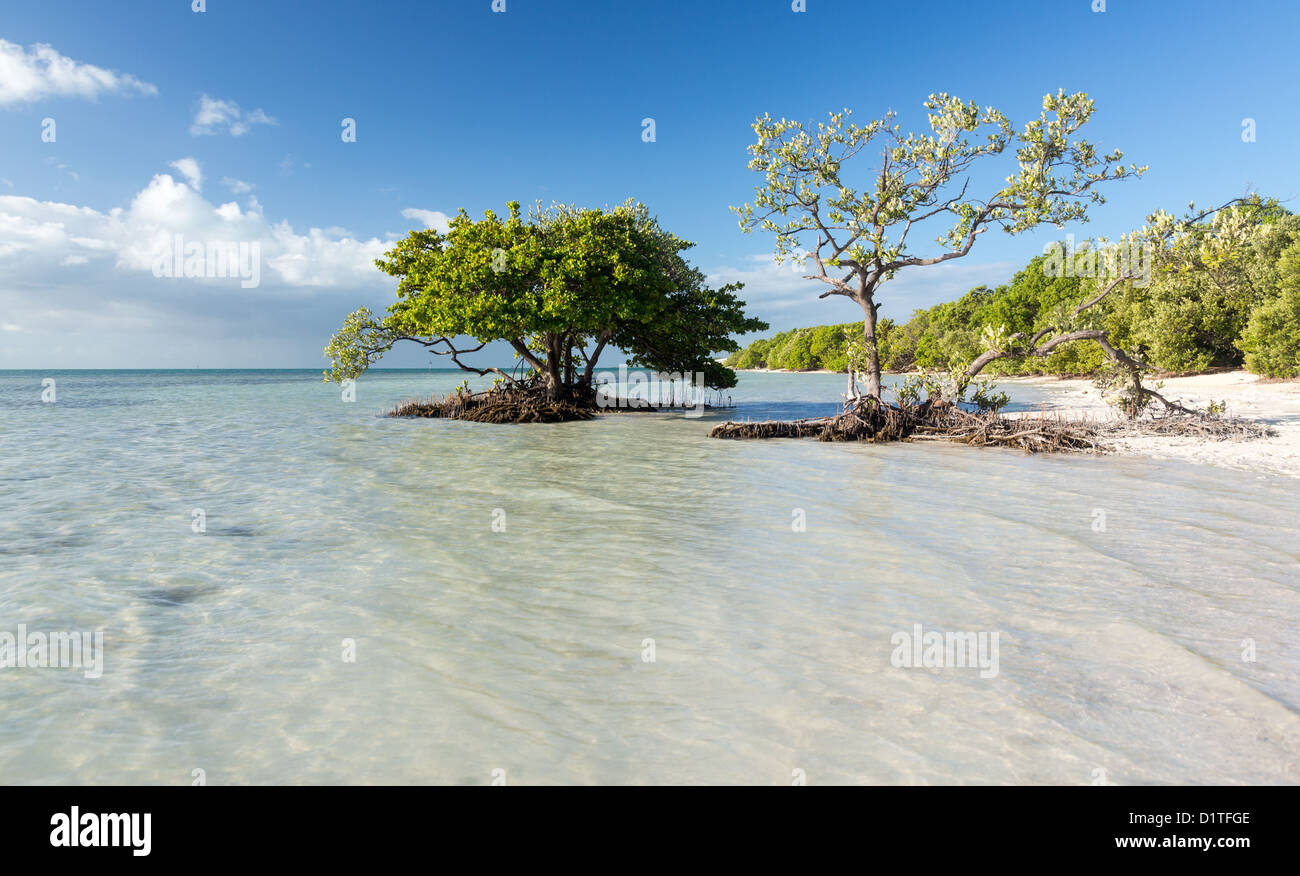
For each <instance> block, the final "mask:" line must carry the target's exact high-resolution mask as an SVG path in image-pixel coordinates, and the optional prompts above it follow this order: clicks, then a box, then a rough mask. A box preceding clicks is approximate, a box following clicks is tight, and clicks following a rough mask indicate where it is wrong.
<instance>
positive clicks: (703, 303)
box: [325, 202, 767, 393]
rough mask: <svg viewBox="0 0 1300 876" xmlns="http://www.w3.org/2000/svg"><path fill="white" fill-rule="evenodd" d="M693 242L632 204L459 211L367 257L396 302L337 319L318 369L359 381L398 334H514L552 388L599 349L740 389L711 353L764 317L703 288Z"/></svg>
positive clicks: (429, 340)
mask: <svg viewBox="0 0 1300 876" xmlns="http://www.w3.org/2000/svg"><path fill="white" fill-rule="evenodd" d="M692 245H693V244H691V243H689V242H688V241H685V240H682V239H681V238H679V237H676V236H675V235H673V234H671V233H669V232H668V231H665V230H664V229H662V228H661V227H660V226H659V224H658V222H657V221H656V220H655V219H654V218H653V217H651V216H650V214H649V211H648V210H647V209H646V208H645V207H644V206H643V205H641V204H635V203H632V202H629V203H627V204H624V205H622V206H620V207H616V208H613V209H604V210H592V209H578V208H574V207H565V206H556V207H553V208H551V209H549V210H545V211H538V212H536V213H534V214H533V215H532V216H531V217H530V218H529V219H527V220H526V219H525V218H524V217H523V216H522V215H521V213H520V208H519V204H518V203H517V202H512V203H511V204H510V205H509V212H508V214H507V215H506V216H504V217H501V216H498V215H496V214H495V213H493V212H491V211H488V212H486V213H485V214H484V216H483V218H482V219H480V220H477V221H475V220H473V219H471V218H470V217H469V215H468V214H467V213H466V212H465V211H464V210H462V211H461V212H460V213H459V214H458V215H457V216H456V217H455V218H454V219H453V220H452V221H451V224H450V228H449V230H448V231H447V233H446V234H441V233H439V232H438V231H434V230H428V231H413V232H411V233H410V235H408V236H407V237H406V238H405V239H403V240H401V241H399V242H398V243H397V244H396V245H395V246H394V247H393V249H392V250H391V251H390V252H388V253H387V254H386V256H385V258H383V259H379V260H377V261H376V262H375V264H376V265H377V266H378V267H379V268H380V269H381V270H383V271H384V272H386V273H388V274H390V275H392V276H393V277H396V278H397V280H398V284H397V301H396V302H395V303H394V304H393V305H391V306H390V307H389V309H388V314H387V316H386V317H384V318H383V319H378V318H376V317H375V316H374V315H373V314H371V313H370V311H369V310H366V309H365V308H362V309H361V310H358V311H356V312H355V313H353V314H352V315H350V316H349V317H348V318H347V319H346V320H345V321H344V324H343V328H342V329H341V330H340V331H339V332H338V333H337V334H336V335H335V336H334V338H333V339H332V340H331V341H330V343H329V345H328V346H327V347H326V348H325V355H326V356H327V357H328V358H329V359H330V360H331V363H332V368H331V370H330V371H329V372H327V374H326V378H327V379H330V380H343V379H347V378H355V377H357V376H359V375H360V374H361V373H363V372H364V371H365V370H366V369H367V368H368V367H370V366H371V365H373V363H374V362H375V361H377V360H378V359H379V358H380V357H381V356H383V354H384V353H386V352H387V351H388V350H389V349H391V347H392V346H393V344H395V343H396V342H397V341H400V340H410V341H415V342H418V343H421V344H423V345H424V346H426V347H428V348H429V349H430V350H431V351H433V352H438V353H450V352H452V351H454V347H453V344H454V342H455V339H456V338H457V337H464V336H468V337H471V338H473V339H474V340H475V341H477V342H478V343H479V344H480V345H481V344H485V343H489V342H492V341H507V342H509V343H510V344H511V346H512V347H513V348H514V349H515V351H516V355H517V357H518V358H521V359H523V360H524V362H525V363H526V365H527V366H528V367H529V368H531V369H532V371H533V372H534V373H537V374H540V375H543V376H544V377H545V378H546V383H547V385H548V387H549V388H550V389H551V391H552V392H556V393H558V392H560V391H562V390H568V389H570V388H572V387H573V386H575V385H576V384H577V383H578V382H580V381H582V380H583V379H584V371H585V372H589V371H590V367H594V366H588V364H587V363H588V361H590V362H592V363H594V361H595V359H594V357H595V356H596V355H598V352H599V350H600V349H602V348H603V347H605V346H612V347H615V348H618V349H621V350H624V351H625V352H626V353H627V354H628V356H629V362H630V363H631V364H633V365H637V366H644V367H648V368H652V369H654V370H657V371H665V372H696V373H699V372H703V373H704V375H705V382H706V385H708V386H712V387H716V388H725V387H729V386H734V385H735V374H734V373H733V372H732V371H731V370H730V369H729V368H726V367H724V366H722V365H721V364H719V363H718V362H716V361H715V360H714V359H713V358H712V356H713V353H715V352H716V351H719V350H723V351H729V352H730V351H734V350H737V349H738V345H737V344H736V342H735V341H734V340H733V338H732V335H733V334H737V333H744V332H752V331H759V330H762V329H765V328H767V324H766V323H764V322H762V321H761V320H756V319H752V318H749V317H746V316H745V314H744V302H743V301H741V300H740V299H739V298H737V297H736V295H735V293H736V292H737V291H739V289H740V285H739V284H735V285H728V286H724V287H722V288H721V289H711V288H709V287H708V286H707V285H706V284H705V282H704V276H703V274H701V273H700V271H698V270H697V269H696V268H694V267H692V266H691V265H690V264H689V263H688V262H687V261H686V260H685V258H684V257H683V255H682V253H683V252H684V251H686V250H687V249H689V248H690V247H691V246H692ZM588 350H590V352H588ZM455 352H456V353H459V351H455ZM588 356H590V357H591V359H590V360H588ZM453 361H455V362H456V364H458V365H460V366H461V367H462V368H466V370H476V369H472V368H467V366H466V365H465V364H463V363H461V362H460V361H459V359H458V358H457V355H453ZM489 370H493V369H489Z"/></svg>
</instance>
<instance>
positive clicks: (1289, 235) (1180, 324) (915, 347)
mask: <svg viewBox="0 0 1300 876" xmlns="http://www.w3.org/2000/svg"><path fill="white" fill-rule="evenodd" d="M1167 221H1172V220H1171V217H1168V216H1167V214H1156V223H1155V224H1156V225H1157V226H1159V225H1160V224H1161V223H1162V222H1167ZM1103 244H1104V242H1100V241H1098V242H1085V243H1083V244H1080V246H1079V248H1078V251H1077V255H1076V270H1074V271H1071V272H1068V273H1072V274H1074V275H1073V276H1066V275H1065V274H1066V273H1067V272H1062V271H1059V270H1053V269H1052V266H1051V265H1050V264H1049V259H1048V257H1047V256H1038V257H1036V258H1034V259H1032V260H1031V261H1030V262H1029V264H1028V265H1026V266H1025V267H1024V268H1023V269H1022V270H1020V271H1019V272H1018V273H1016V275H1015V276H1014V277H1013V278H1012V279H1011V281H1010V282H1009V283H1008V284H1006V285H1004V286H999V287H997V288H996V289H988V288H983V287H981V288H977V289H973V290H971V291H970V292H968V293H967V294H965V295H963V296H962V297H961V298H959V299H957V300H955V301H948V302H944V303H942V304H938V305H935V306H934V307H930V308H926V309H924V310H918V311H916V312H915V313H913V315H912V318H911V319H910V320H909V321H908V322H906V323H904V324H901V325H894V324H893V323H892V322H890V321H889V320H887V319H884V320H881V321H880V324H879V326H878V327H877V339H878V345H879V350H880V358H881V364H882V367H883V368H884V370H886V371H893V372H907V371H911V370H913V369H920V370H922V371H939V372H948V371H949V370H950V369H952V368H954V367H955V366H958V365H963V364H966V363H969V362H970V361H972V360H973V359H974V358H975V357H976V356H978V355H979V354H980V353H982V352H984V351H985V350H988V349H1006V348H1007V347H1006V344H1008V343H1009V339H1010V338H1011V336H1013V335H1016V334H1018V333H1019V334H1022V335H1024V336H1025V337H1032V336H1033V335H1034V333H1035V332H1037V331H1039V330H1041V329H1043V328H1045V327H1048V326H1055V327H1056V328H1057V329H1058V330H1059V331H1066V330H1075V329H1104V330H1105V331H1107V332H1108V333H1109V336H1110V339H1111V341H1112V343H1114V344H1116V345H1117V346H1118V347H1120V348H1122V349H1125V350H1128V351H1130V352H1131V353H1133V354H1134V355H1136V356H1137V358H1139V359H1140V360H1141V361H1143V362H1146V363H1148V364H1150V365H1152V366H1153V367H1155V368H1158V369H1162V370H1165V371H1170V372H1182V371H1198V370H1203V369H1205V368H1208V367H1212V366H1233V367H1236V366H1241V365H1242V364H1243V362H1244V365H1245V367H1246V368H1248V369H1249V370H1251V371H1254V372H1256V373H1259V374H1266V375H1270V376H1277V377H1290V376H1298V375H1300V216H1294V215H1291V214H1289V213H1287V212H1286V211H1285V210H1284V209H1282V208H1281V207H1280V206H1279V205H1278V204H1277V202H1276V201H1272V200H1264V199H1260V198H1251V199H1248V200H1247V201H1246V203H1245V204H1243V205H1241V206H1240V207H1234V208H1231V209H1228V210H1224V211H1220V212H1218V213H1216V214H1215V216H1214V217H1213V218H1212V219H1210V220H1209V221H1204V222H1201V223H1199V224H1197V225H1194V226H1193V227H1191V229H1190V230H1189V231H1188V232H1187V233H1184V234H1179V235H1175V236H1174V237H1173V239H1172V240H1171V241H1170V242H1168V243H1167V244H1162V249H1160V250H1159V251H1158V252H1157V253H1156V254H1155V256H1154V264H1153V267H1152V271H1151V277H1150V282H1149V283H1141V284H1139V283H1136V282H1126V283H1125V284H1124V285H1122V286H1121V287H1119V288H1117V289H1116V290H1115V291H1113V292H1112V293H1111V294H1110V295H1108V296H1107V297H1106V298H1105V299H1104V300H1102V301H1101V302H1100V303H1098V304H1097V305H1096V306H1094V307H1091V308H1089V309H1087V310H1085V311H1084V312H1083V313H1080V314H1078V315H1075V313H1074V311H1075V309H1076V308H1077V307H1078V306H1079V305H1080V304H1081V303H1083V302H1084V301H1086V300H1088V299H1090V298H1091V297H1092V296H1093V295H1095V294H1096V293H1097V290H1098V288H1099V285H1100V284H1099V282H1098V280H1097V279H1096V278H1094V277H1088V276H1081V275H1080V274H1081V273H1083V272H1082V271H1081V270H1078V269H1077V268H1079V267H1081V266H1082V265H1084V264H1085V263H1086V262H1087V261H1088V259H1089V258H1091V259H1092V260H1093V261H1094V262H1100V261H1102V260H1103V259H1104V256H1105V254H1106V253H1107V252H1108V251H1110V250H1108V249H1107V247H1106V246H1104V245H1103ZM845 331H847V332H848V333H849V335H850V336H851V335H852V333H853V332H854V331H856V333H857V334H858V335H859V336H860V335H861V325H860V324H857V323H849V324H847V325H841V326H822V327H819V328H812V329H795V330H792V331H788V332H783V333H781V334H779V335H777V336H776V337H775V338H772V339H771V340H760V341H755V342H754V343H753V344H751V345H750V346H749V347H748V348H747V349H746V350H745V351H743V352H741V353H740V354H739V355H738V357H735V363H736V367H741V368H746V367H769V368H794V367H813V368H817V367H821V368H829V369H833V370H846V369H847V368H848V365H849V363H848V361H847V359H846V358H845V357H844V356H842V355H841V352H840V351H841V350H845V349H846V347H845V344H844V343H843V341H842V339H841V342H840V343H836V342H835V341H836V335H837V334H838V335H843V334H844V332H845ZM804 336H806V337H807V341H806V343H805V342H804V341H802V340H796V337H800V338H801V337H804ZM850 345H851V342H850ZM805 347H806V349H807V350H808V352H809V353H810V354H811V359H812V362H811V364H810V365H808V364H806V363H807V360H806V358H804V356H803V353H802V350H803V349H804V348H805ZM1107 362H1108V359H1107V357H1106V354H1105V352H1104V351H1103V350H1102V348H1101V347H1100V346H1099V345H1098V344H1097V343H1095V342H1094V341H1092V340H1079V341H1073V342H1070V343H1065V344H1062V345H1060V346H1058V347H1056V348H1055V349H1054V350H1052V352H1051V353H1050V354H1049V355H1047V356H1045V357H1041V358H1040V357H1032V356H1026V357H1022V358H1006V359H998V360H995V361H993V362H992V363H990V364H989V365H988V366H987V367H986V369H985V373H988V374H990V375H995V376H996V375H1035V374H1054V375H1099V376H1102V377H1103V378H1105V374H1103V372H1105V371H1108V366H1107ZM1114 378H1115V381H1118V383H1115V385H1114V386H1112V385H1111V383H1110V382H1108V383H1107V387H1108V389H1113V390H1116V391H1119V390H1122V389H1123V388H1124V387H1123V386H1122V385H1121V384H1122V383H1123V380H1124V379H1126V378H1125V377H1124V375H1123V374H1122V373H1121V374H1116V375H1114ZM1107 380H1108V378H1107ZM923 390H924V387H920V388H919V389H918V391H919V392H922V394H923V395H924V392H923Z"/></svg>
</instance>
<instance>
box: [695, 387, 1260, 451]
mask: <svg viewBox="0 0 1300 876" xmlns="http://www.w3.org/2000/svg"><path fill="white" fill-rule="evenodd" d="M1272 434H1274V432H1273V430H1271V429H1269V428H1268V427H1267V426H1262V425H1259V424H1257V423H1252V422H1250V421H1248V420H1236V419H1218V418H1211V417H1203V416H1183V415H1178V416H1164V417H1158V418H1151V419H1143V420H1136V421H1133V420H1129V421H1093V420H1067V419H1064V418H1062V417H1059V416H1052V415H1049V414H1046V413H1044V414H1038V415H1034V416H1028V417H1005V416H1002V415H999V414H996V413H972V412H970V411H963V410H962V409H961V408H959V407H957V406H956V405H953V404H950V403H947V402H944V401H941V400H935V401H926V402H924V403H922V404H920V405H916V406H907V407H897V406H894V405H887V404H882V403H880V402H878V401H876V400H875V399H871V398H868V399H864V400H861V401H859V402H857V403H855V404H853V405H850V406H849V407H848V409H847V410H845V411H844V412H843V413H840V414H837V415H835V416H833V417H817V418H812V419H806V420H794V421H793V422H780V421H766V422H762V423H722V424H721V425H719V426H715V427H714V429H713V430H712V431H711V432H710V433H709V437H710V438H732V439H750V438H816V439H817V440H818V441H869V442H877V443H883V442H891V441H949V442H955V443H959V444H967V445H970V446H972V447H1015V448H1019V449H1021V450H1023V451H1024V452H1026V453H1044V452H1057V453H1059V452H1072V451H1073V452H1079V451H1092V452H1104V451H1105V450H1106V444H1107V442H1108V440H1109V439H1115V438H1122V437H1131V436H1134V435H1158V436H1183V437H1192V438H1199V439H1202V440H1214V441H1233V440H1235V441H1245V440H1251V439H1254V438H1265V437H1268V436H1270V435H1272Z"/></svg>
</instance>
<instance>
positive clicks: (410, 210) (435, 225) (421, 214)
mask: <svg viewBox="0 0 1300 876" xmlns="http://www.w3.org/2000/svg"><path fill="white" fill-rule="evenodd" d="M402 215H403V216H404V217H406V218H407V219H414V220H416V221H417V222H422V223H424V227H425V228H432V229H434V230H436V231H439V232H441V233H443V234H446V233H447V231H448V230H449V229H450V228H451V217H450V216H448V215H447V214H446V213H442V212H439V211H438V210H417V209H416V208H415V207H407V208H406V209H405V210H403V211H402Z"/></svg>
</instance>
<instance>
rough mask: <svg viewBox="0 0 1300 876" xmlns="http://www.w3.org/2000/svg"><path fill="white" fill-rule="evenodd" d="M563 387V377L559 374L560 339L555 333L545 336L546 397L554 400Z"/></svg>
mask: <svg viewBox="0 0 1300 876" xmlns="http://www.w3.org/2000/svg"><path fill="white" fill-rule="evenodd" d="M563 388H564V379H563V377H562V376H561V374H560V339H559V337H558V336H556V335H548V336H547V338H546V398H547V399H548V400H550V401H556V400H557V399H559V398H560V396H561V394H562V390H563Z"/></svg>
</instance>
